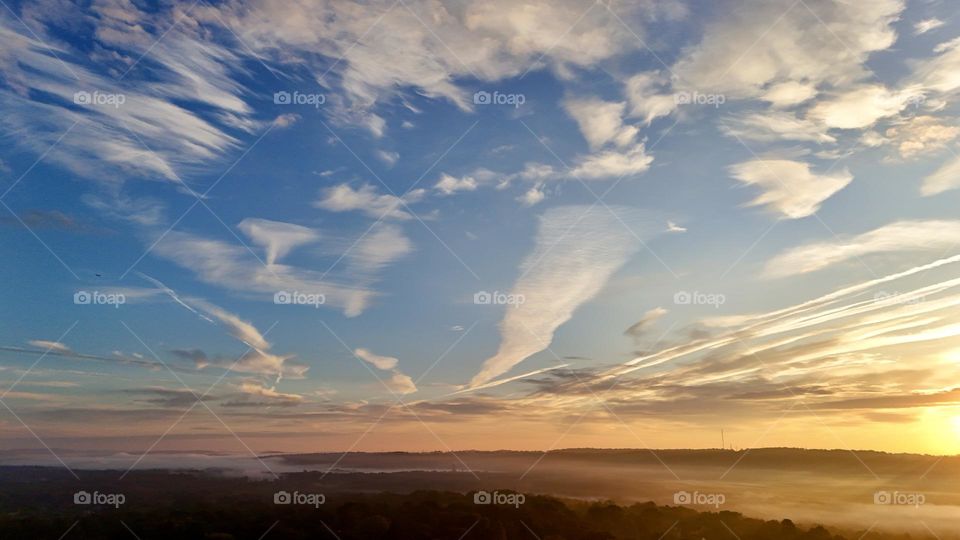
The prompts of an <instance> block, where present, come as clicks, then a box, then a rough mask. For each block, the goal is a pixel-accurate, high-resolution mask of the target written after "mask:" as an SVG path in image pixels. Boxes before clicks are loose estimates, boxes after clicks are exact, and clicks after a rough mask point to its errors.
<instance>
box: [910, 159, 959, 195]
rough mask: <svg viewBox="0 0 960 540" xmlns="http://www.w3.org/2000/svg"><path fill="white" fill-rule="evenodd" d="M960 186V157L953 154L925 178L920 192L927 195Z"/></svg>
mask: <svg viewBox="0 0 960 540" xmlns="http://www.w3.org/2000/svg"><path fill="white" fill-rule="evenodd" d="M957 188H960V157H957V156H953V157H952V158H950V160H949V161H947V162H946V163H944V164H943V165H942V166H941V167H940V168H939V169H937V170H936V171H934V172H933V173H932V174H930V175H929V176H927V177H926V178H924V179H923V186H922V187H921V188H920V192H921V193H923V195H924V196H925V197H929V196H931V195H937V194H939V193H943V192H944V191H949V190H951V189H957Z"/></svg>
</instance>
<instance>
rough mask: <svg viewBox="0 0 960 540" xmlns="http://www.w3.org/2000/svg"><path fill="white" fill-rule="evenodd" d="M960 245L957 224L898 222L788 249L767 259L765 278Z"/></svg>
mask: <svg viewBox="0 0 960 540" xmlns="http://www.w3.org/2000/svg"><path fill="white" fill-rule="evenodd" d="M958 243H960V221H935V220H933V221H898V222H895V223H891V224H889V225H884V226H883V227H880V228H877V229H874V230H872V231H869V232H866V233H863V234H859V235H857V236H853V237H847V238H843V239H835V240H830V241H827V242H816V243H812V244H807V245H803V246H799V247H796V248H793V249H790V250H788V251H786V252H784V253H781V254H779V255H777V256H776V257H774V258H773V259H772V260H770V261H769V262H768V263H767V265H766V268H765V269H764V275H765V276H767V277H770V278H780V277H786V276H792V275H796V274H803V273H807V272H815V271H817V270H821V269H823V268H827V267H829V266H833V265H836V264H839V263H842V262H845V261H849V260H851V259H856V258H859V257H862V256H865V255H870V254H874V253H899V252H911V251H931V250H932V251H942V250H944V249H949V248H950V247H953V246H955V245H957V244H958Z"/></svg>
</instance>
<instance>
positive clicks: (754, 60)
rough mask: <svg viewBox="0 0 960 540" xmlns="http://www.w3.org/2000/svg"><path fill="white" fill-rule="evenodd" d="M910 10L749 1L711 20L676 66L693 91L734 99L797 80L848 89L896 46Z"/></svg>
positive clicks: (868, 4)
mask: <svg viewBox="0 0 960 540" xmlns="http://www.w3.org/2000/svg"><path fill="white" fill-rule="evenodd" d="M903 9H904V2H903V1H901V0H863V1H861V2H857V3H850V2H834V1H832V0H807V1H806V2H804V4H802V5H797V4H796V3H794V2H792V1H791V0H776V1H770V0H749V1H748V2H746V3H744V4H742V5H740V6H738V9H730V10H724V11H723V12H722V14H721V16H720V17H719V18H718V19H717V20H715V21H714V22H711V23H708V24H707V27H706V29H705V31H704V37H703V39H702V40H701V41H700V43H699V44H698V45H697V46H696V47H693V48H691V49H690V51H689V53H688V54H687V55H686V56H685V57H684V58H682V59H681V60H680V61H679V62H677V64H676V65H675V66H674V68H673V72H674V73H676V75H677V77H678V78H679V79H680V80H681V81H683V83H684V84H685V85H686V86H689V87H690V89H696V90H698V91H700V92H701V93H722V94H725V95H726V97H727V98H728V101H729V100H730V99H733V98H756V97H760V96H763V95H765V94H767V92H768V91H770V90H771V89H773V88H777V87H778V85H780V84H783V83H787V82H791V81H793V82H797V83H801V84H803V85H807V86H812V87H819V86H820V85H821V84H824V83H825V84H828V85H831V86H833V87H843V86H846V85H848V84H850V83H852V82H855V81H858V80H863V79H865V78H867V77H868V76H869V71H868V70H867V69H866V68H865V66H864V62H865V61H866V60H867V57H868V56H869V55H870V54H871V53H873V52H875V51H880V50H884V49H886V48H888V47H890V46H891V45H893V44H894V42H895V41H896V37H897V36H896V32H895V31H894V29H893V27H892V24H893V23H894V22H895V21H896V20H897V19H898V17H899V15H900V12H901V11H902V10H903ZM841 40H843V41H841Z"/></svg>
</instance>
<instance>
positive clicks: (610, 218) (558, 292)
mask: <svg viewBox="0 0 960 540" xmlns="http://www.w3.org/2000/svg"><path fill="white" fill-rule="evenodd" d="M612 212H616V215H614V214H613V213H612ZM626 224H629V226H630V227H631V229H630V230H628V229H627V228H626V227H627V226H628V225H626ZM653 230H656V229H653V228H652V227H647V226H645V225H644V216H643V215H642V213H640V212H639V211H637V210H635V209H631V208H625V207H619V206H618V207H611V209H610V210H608V209H607V208H602V207H589V206H561V207H556V208H551V209H549V210H547V211H546V212H544V214H543V215H542V216H541V217H540V222H539V226H538V230H537V241H536V246H535V247H534V250H533V251H532V252H531V253H530V254H529V255H528V256H527V257H526V258H525V259H524V262H523V264H521V266H520V270H521V276H520V278H519V279H518V280H517V282H516V283H514V285H513V287H512V288H511V290H510V293H511V294H513V295H515V296H517V297H518V298H519V297H522V298H523V299H524V301H523V302H522V303H520V304H518V305H516V306H510V307H508V308H507V309H506V313H505V315H504V317H503V320H502V321H501V323H500V346H499V348H498V350H497V352H496V354H495V355H493V356H491V357H490V358H488V359H487V360H486V361H485V362H484V363H483V366H482V367H481V369H480V372H479V373H477V374H476V375H474V377H473V379H471V381H470V385H471V386H479V385H482V384H485V383H487V382H489V381H491V380H493V379H494V378H495V377H498V376H500V375H502V374H504V373H506V372H507V371H509V370H510V369H511V368H512V367H514V366H516V365H517V364H519V363H520V362H522V361H523V360H525V359H527V358H528V357H530V356H531V355H533V354H535V353H538V352H540V351H542V350H544V349H546V348H547V347H549V346H550V343H551V342H552V341H553V336H554V333H555V332H556V330H557V328H559V327H560V325H562V324H563V323H565V322H567V321H568V320H570V318H571V317H572V316H573V313H574V311H575V310H576V309H577V308H579V307H580V306H581V305H583V304H584V303H586V302H588V301H590V300H591V299H592V298H594V297H595V296H596V295H597V294H598V293H599V292H600V290H601V289H602V288H603V286H604V285H605V284H606V282H607V280H608V279H610V276H612V275H613V273H614V272H616V271H617V270H618V269H619V268H620V267H621V266H622V265H623V264H624V263H626V262H627V260H628V259H629V258H630V257H631V256H632V255H633V254H635V253H636V252H637V250H639V248H640V242H641V240H639V239H638V238H637V237H635V236H634V234H639V235H642V236H641V238H643V237H647V238H649V237H650V236H652V232H651V231H653Z"/></svg>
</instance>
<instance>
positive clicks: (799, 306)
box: [0, 0, 960, 453]
mask: <svg viewBox="0 0 960 540" xmlns="http://www.w3.org/2000/svg"><path fill="white" fill-rule="evenodd" d="M8 7H9V9H5V10H4V11H3V12H2V13H0V40H2V41H3V43H4V47H3V50H2V52H0V108H2V109H3V115H2V118H0V124H2V125H3V133H4V135H5V136H4V137H3V139H2V153H0V160H2V161H0V164H2V169H0V171H2V177H3V179H4V181H3V185H2V189H3V191H4V193H3V195H2V198H0V201H2V203H3V205H4V206H5V207H4V208H0V211H2V212H3V213H4V216H5V217H3V226H4V238H5V242H4V244H3V249H4V252H5V253H4V255H5V257H6V260H7V261H8V264H5V265H4V266H3V270H2V278H3V283H4V285H3V289H4V299H5V301H4V302H3V304H2V312H0V313H2V318H3V322H4V324H3V325H0V346H2V352H0V360H2V363H0V381H2V382H3V383H4V384H3V385H2V388H5V389H6V390H5V392H6V393H5V394H4V395H3V397H2V398H0V399H2V400H3V402H4V403H5V404H7V405H8V406H9V410H7V411H3V410H0V412H9V413H10V415H9V416H6V417H3V418H2V420H0V422H2V423H0V430H2V431H3V432H4V434H5V438H6V437H7V436H9V437H10V440H11V441H13V443H11V446H13V447H23V446H31V445H37V444H39V443H40V442H41V441H43V440H46V439H47V438H49V439H50V440H57V441H64V443H63V444H67V442H69V443H70V444H83V445H86V446H87V447H90V448H98V449H102V448H116V449H120V448H122V449H127V450H134V451H135V450H137V449H142V447H143V446H144V444H143V442H146V443H147V444H149V443H150V442H151V441H156V442H157V443H158V444H162V445H171V447H178V448H191V449H224V448H227V449H232V450H236V447H237V444H238V443H244V444H242V445H241V450H242V449H243V448H247V447H248V446H247V445H246V444H245V438H246V437H250V438H251V440H255V441H258V442H255V443H251V446H252V447H255V448H257V449H262V448H270V449H289V450H297V449H305V448H314V449H315V448H318V447H322V448H325V449H336V448H347V447H351V445H356V447H359V448H377V449H383V448H396V449H433V448H474V447H486V446H489V445H490V444H493V447H502V446H508V447H510V446H515V447H523V448H542V447H548V446H550V445H555V446H557V445H558V446H588V445H593V446H646V445H651V446H703V445H709V444H712V438H711V439H709V441H710V442H709V443H708V442H706V441H705V437H712V435H705V434H708V433H713V432H714V431H717V430H719V427H720V426H726V428H727V429H728V430H729V431H731V432H733V433H734V434H735V436H739V438H740V440H742V441H743V443H744V444H746V443H752V444H754V445H799V444H812V445H814V446H829V447H834V446H845V447H846V446H850V447H859V448H864V447H866V448H879V449H884V450H908V451H925V452H933V453H942V452H953V451H956V448H957V446H956V436H955V433H957V432H960V420H958V418H960V416H958V413H957V406H956V399H957V397H956V396H957V395H958V390H956V388H955V377H952V375H951V373H955V370H956V367H957V362H958V360H960V349H958V341H960V340H957V338H956V335H957V334H958V329H957V327H956V325H957V323H958V321H957V318H958V317H957V315H958V312H957V310H956V300H957V299H958V298H960V297H957V296H956V291H955V290H954V289H955V287H956V284H954V283H953V282H952V281H951V279H952V276H953V273H954V270H955V268H956V262H954V261H953V260H952V259H950V257H951V256H953V255H954V254H956V252H957V246H958V245H960V221H957V220H956V208H957V204H958V202H960V201H958V197H960V196H958V193H960V192H958V190H957V188H960V157H958V155H957V153H956V152H957V139H958V137H960V128H957V127H956V114H957V106H956V103H955V102H956V100H955V97H956V95H957V91H958V89H960V78H958V76H957V75H956V74H957V73H958V72H960V71H958V68H960V42H958V41H957V40H958V36H960V26H958V24H960V23H958V22H957V21H956V20H955V15H954V13H953V11H954V10H952V9H951V6H950V4H949V3H947V2H938V1H915V2H901V1H895V0H870V1H868V2H862V3H860V4H858V5H848V4H843V3H838V2H829V1H815V0H802V1H799V2H735V3H734V2H719V3H689V2H682V1H675V2H674V1H669V2H656V3H652V2H651V3H647V2H640V3H619V2H612V3H607V2H599V3H589V2H588V3H583V2H559V3H556V2H554V3H546V2H526V3H520V4H516V3H512V2H510V3H506V2H504V3H501V2H484V3H474V2H469V1H464V2H456V3H441V2H436V3H433V2H423V3H421V2H414V1H407V0H401V1H399V2H396V3H393V2H386V3H373V4H369V5H356V4H352V3H339V2H338V3H332V4H317V5H307V4H306V3H298V2H295V3H289V2H279V1H272V0H259V1H255V2H247V3H235V2H223V3H209V2H205V1H201V2H197V3H189V2H187V3H167V2H156V3H154V2H150V3H146V2H131V1H122V0H111V1H97V2H81V3H70V2H57V1H48V0H44V1H41V2H31V3H10V4H8ZM287 96H289V98H290V101H293V102H291V103H287V102H285V101H286V97H287ZM938 261H939V262H938ZM928 265H929V266H930V268H927V266H928ZM484 292H488V293H494V292H496V293H498V294H495V295H493V300H492V301H491V303H483V301H482V298H483V296H482V293H484ZM288 293H289V294H291V295H294V298H296V300H294V301H293V302H292V303H284V300H283V299H284V298H290V296H286V295H287V294H288ZM78 294H79V295H80V296H76V295H78ZM478 294H479V295H481V296H479V297H478V296H477V295H478ZM85 295H86V296H85ZM278 295H279V296H278ZM87 298H89V299H91V300H90V301H89V302H86V301H85V299H87ZM477 298H480V299H481V301H480V303H478V302H477ZM278 299H279V300H278ZM321 300H322V301H321ZM301 302H302V303H306V304H307V305H296V304H297V303H301ZM501 302H502V303H501ZM198 396H199V397H202V398H203V399H202V400H200V401H198V400H197V398H198ZM198 404H202V407H198ZM191 407H192V408H191ZM185 411H186V412H185ZM188 413H189V414H188ZM0 416H2V415H0ZM784 418H787V420H786V421H782V422H781V420H783V419H784ZM131 423H134V424H135V425H136V426H137V427H136V428H134V429H133V433H132V435H134V436H135V437H136V439H135V440H134V441H133V442H129V441H123V440H120V439H122V438H123V437H122V436H123V435H129V434H128V433H127V430H128V429H130V428H128V427H127V426H129V425H130V424H131ZM91 424H95V425H96V426H97V427H96V428H91V427H90V426H91ZM771 425H776V426H777V429H771V428H770V427H771ZM28 426H29V427H34V426H36V428H35V429H33V431H32V432H31V430H28V429H26V428H27V427H28ZM371 426H374V427H375V428H376V429H368V428H370V427H371ZM573 427H575V428H576V429H573ZM223 428H228V429H227V430H226V432H227V433H226V435H224V429H223ZM811 429H812V430H815V431H816V434H815V435H813V436H811V435H809V433H810V431H811ZM904 430H906V432H907V433H909V434H911V435H912V436H911V437H907V438H899V439H896V440H891V437H890V434H891V433H893V432H897V433H903V432H904ZM944 430H948V432H950V433H954V435H951V437H950V438H949V440H944V438H943V437H942V436H941V435H939V434H942V433H943V432H944ZM501 431H505V432H506V435H505V436H504V437H503V438H502V440H501V439H498V440H496V441H494V442H492V443H491V439H490V434H491V433H499V432H501ZM165 432H167V433H171V434H172V435H171V436H170V437H169V438H167V437H166V436H161V435H162V434H164V433H165ZM214 432H217V433H216V435H214ZM640 432H642V433H643V436H642V437H640V436H639V435H638V433H640ZM238 433H241V434H244V435H243V436H242V437H241V436H240V435H237V434H238ZM218 437H219V438H218ZM224 441H225V442H224ZM260 441H265V442H262V443H261V442H260ZM811 441H812V442H811ZM163 447H166V446H163Z"/></svg>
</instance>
